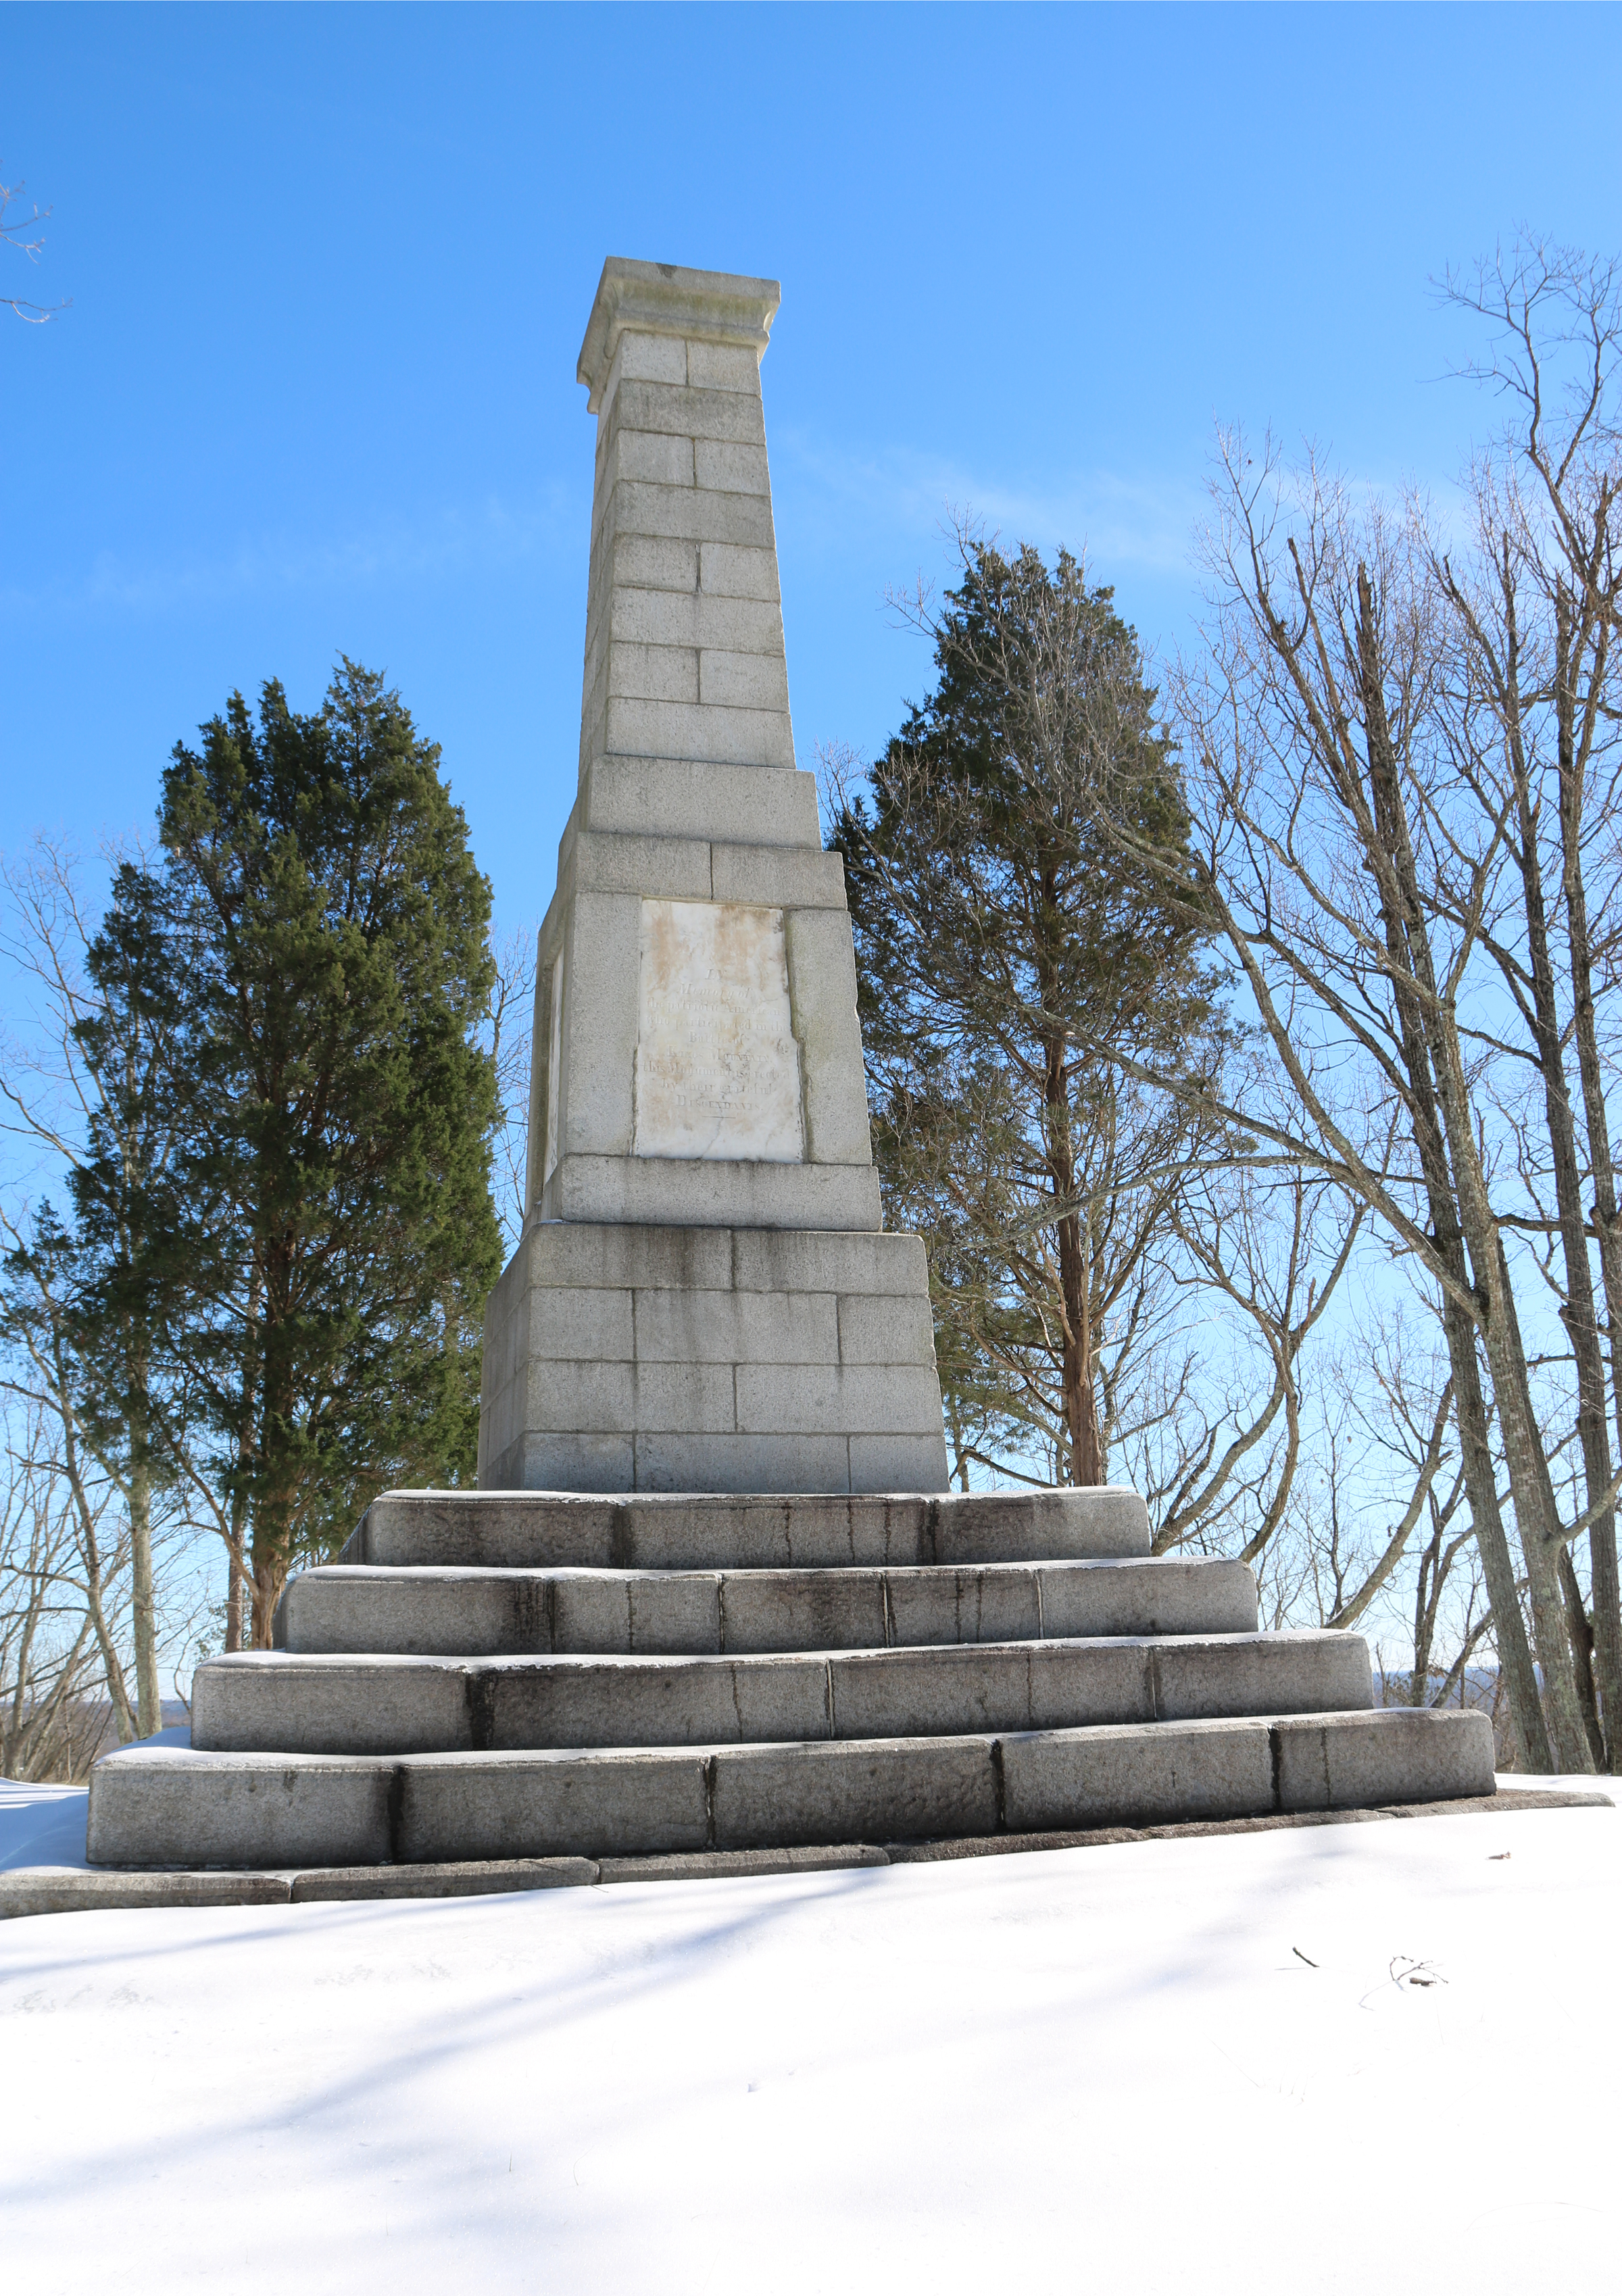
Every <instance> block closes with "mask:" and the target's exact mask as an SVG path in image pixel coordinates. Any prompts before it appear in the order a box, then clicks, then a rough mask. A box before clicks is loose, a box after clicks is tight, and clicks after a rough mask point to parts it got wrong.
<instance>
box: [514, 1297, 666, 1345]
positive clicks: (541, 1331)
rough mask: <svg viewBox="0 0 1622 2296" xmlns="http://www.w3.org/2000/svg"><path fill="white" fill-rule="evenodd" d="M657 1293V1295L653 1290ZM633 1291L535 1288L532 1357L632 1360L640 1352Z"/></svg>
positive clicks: (531, 1300) (529, 1336)
mask: <svg viewBox="0 0 1622 2296" xmlns="http://www.w3.org/2000/svg"><path fill="white" fill-rule="evenodd" d="M650 1296H657V1295H650ZM631 1299H632V1294H631V1293H630V1292H606V1291H600V1292H599V1291H593V1292H586V1291H575V1290H573V1289H572V1288H570V1289H565V1288H564V1286H563V1285H562V1284H556V1283H548V1284H537V1285H536V1286H534V1288H533V1289H532V1290H531V1292H530V1293H529V1308H530V1313H529V1329H528V1333H527V1335H526V1336H527V1344H528V1349H529V1354H530V1357H531V1360H540V1361H543V1362H557V1361H561V1362H564V1363H576V1362H586V1363H630V1362H631V1361H632V1360H633V1358H634V1357H635V1355H636V1334H635V1332H634V1330H633V1326H632V1316H631Z"/></svg>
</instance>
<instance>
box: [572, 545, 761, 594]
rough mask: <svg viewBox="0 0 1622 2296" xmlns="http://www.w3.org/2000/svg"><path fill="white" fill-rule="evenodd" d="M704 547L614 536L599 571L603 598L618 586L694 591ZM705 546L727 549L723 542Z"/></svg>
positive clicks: (638, 588) (637, 588) (639, 588)
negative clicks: (602, 572)
mask: <svg viewBox="0 0 1622 2296" xmlns="http://www.w3.org/2000/svg"><path fill="white" fill-rule="evenodd" d="M705 546H706V545H703V544H700V543H696V542H676V541H671V540H668V539H663V538H661V537H658V536H656V535H651V534H620V535H616V536H615V537H614V540H613V545H612V546H611V548H610V549H609V551H608V553H607V557H606V561H605V567H604V570H603V571H604V576H605V578H600V579H601V580H602V588H603V592H604V594H605V598H606V597H607V596H608V595H610V594H612V593H613V591H614V590H616V589H618V588H620V587H622V586H623V587H625V588H627V589H636V590H676V591H680V590H696V589H697V587H698V582H699V565H700V552H701V550H702V549H704V547H705ZM708 546H709V547H712V548H715V549H725V548H726V547H727V545H725V544H724V543H716V544H713V545H708ZM745 554H746V555H752V554H753V553H745Z"/></svg>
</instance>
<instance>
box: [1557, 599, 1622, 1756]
mask: <svg viewBox="0 0 1622 2296" xmlns="http://www.w3.org/2000/svg"><path fill="white" fill-rule="evenodd" d="M1598 644H1599V647H1600V649H1601V655H1600V665H1597V666H1596V667H1597V668H1598V667H1600V666H1602V663H1603V649H1604V647H1605V645H1606V644H1607V640H1606V639H1605V637H1604V636H1603V635H1602V634H1601V636H1600V638H1599V640H1598ZM1572 651H1573V641H1572V632H1571V604H1570V601H1569V599H1568V597H1567V596H1566V595H1565V594H1564V592H1563V591H1562V592H1561V593H1560V594H1559V595H1558V596H1557V598H1556V601H1555V717H1556V725H1557V727H1558V737H1559V738H1558V752H1559V760H1560V857H1561V880H1562V890H1564V893H1565V898H1566V932H1567V939H1568V946H1569V949H1570V956H1571V988H1572V1005H1573V1023H1574V1025H1573V1034H1574V1036H1575V1037H1576V1038H1577V1073H1578V1076H1579V1078H1580V1079H1581V1082H1582V1088H1583V1116H1584V1123H1585V1129H1586V1131H1587V1135H1588V1165H1589V1169H1590V1171H1591V1172H1592V1174H1593V1193H1594V1211H1593V1218H1594V1226H1595V1227H1596V1229H1597V1230H1598V1232H1599V1242H1600V1277H1601V1283H1603V1285H1604V1290H1605V1312H1606V1322H1607V1324H1608V1326H1609V1333H1608V1336H1609V1338H1610V1358H1611V1401H1612V1405H1613V1407H1614V1409H1615V1412H1616V1417H1617V1436H1618V1444H1622V1375H1619V1374H1618V1365H1622V1232H1619V1230H1618V1219H1617V1182H1616V1173H1615V1171H1614V1169H1613V1168H1612V1164H1611V1154H1610V1113H1609V1111H1608V1109H1607V1106H1606V1101H1605V1083H1604V1074H1603V1071H1602V1070H1601V1065H1600V1047H1599V1037H1598V1032H1597V1030H1596V1029H1595V1025H1594V1016H1593V955H1592V947H1591V943H1590V939H1589V932H1588V895H1587V889H1586V887H1585V884H1584V881H1583V851H1582V830H1583V811H1584V791H1585V780H1586V775H1585V768H1584V765H1583V761H1582V758H1581V755H1580V752H1579V750H1578V746H1577V706H1576V693H1575V685H1574V680H1573V676H1572ZM1585 1258H1586V1251H1585ZM1589 1504H1590V1505H1593V1494H1592V1492H1591V1493H1590V1495H1589ZM1588 1554H1589V1562H1590V1570H1591V1574H1592V1578H1593V1640H1594V1671H1595V1674H1596V1676H1597V1677H1598V1689H1599V1696H1600V1704H1601V1719H1602V1723H1603V1726H1604V1731H1605V1737H1606V1743H1607V1753H1608V1756H1609V1767H1610V1768H1611V1769H1612V1770H1613V1771H1614V1770H1615V1769H1616V1767H1617V1766H1618V1761H1622V1580H1619V1577H1618V1558H1617V1523H1616V1515H1615V1513H1614V1511H1612V1510H1610V1509H1607V1510H1606V1512H1605V1514H1604V1516H1603V1518H1602V1519H1596V1521H1594V1522H1593V1525H1592V1526H1591V1527H1590V1529H1589V1533H1588Z"/></svg>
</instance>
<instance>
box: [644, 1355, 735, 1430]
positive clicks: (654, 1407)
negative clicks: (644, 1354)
mask: <svg viewBox="0 0 1622 2296" xmlns="http://www.w3.org/2000/svg"><path fill="white" fill-rule="evenodd" d="M632 1423H633V1424H634V1426H635V1427H636V1429H637V1431H638V1434H639V1435H640V1434H642V1433H644V1432H647V1433H653V1434H661V1433H664V1432H666V1431H674V1432H676V1433H679V1434H684V1435H704V1434H724V1435H729V1434H731V1433H732V1432H733V1431H734V1429H735V1426H736V1421H735V1418H734V1415H733V1406H732V1366H731V1365H730V1364H717V1363H638V1365H637V1394H636V1415H635V1419H634V1421H633V1422H632Z"/></svg>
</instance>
